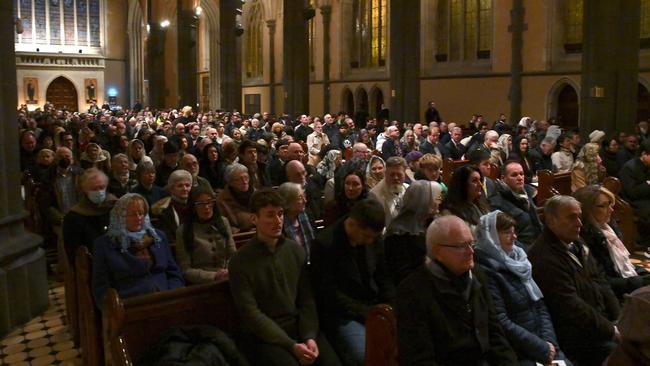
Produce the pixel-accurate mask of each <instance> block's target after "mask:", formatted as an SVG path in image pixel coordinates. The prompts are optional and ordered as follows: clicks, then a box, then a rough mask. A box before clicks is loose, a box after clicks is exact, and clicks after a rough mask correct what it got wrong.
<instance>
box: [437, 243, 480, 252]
mask: <svg viewBox="0 0 650 366" xmlns="http://www.w3.org/2000/svg"><path fill="white" fill-rule="evenodd" d="M438 245H439V246H441V247H445V248H451V249H453V250H455V251H458V252H462V251H464V250H467V249H468V248H471V249H472V250H474V248H476V241H470V242H467V243H459V244H438Z"/></svg>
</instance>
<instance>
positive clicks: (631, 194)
mask: <svg viewBox="0 0 650 366" xmlns="http://www.w3.org/2000/svg"><path fill="white" fill-rule="evenodd" d="M618 176H619V178H620V179H621V182H622V183H623V194H624V195H625V198H627V199H628V200H629V201H630V203H631V204H632V205H633V206H634V208H635V209H636V214H637V215H638V216H639V219H640V220H641V224H640V227H639V229H640V230H639V234H640V237H641V240H642V241H644V240H645V242H646V243H648V244H650V241H649V240H648V238H649V237H650V139H649V140H645V141H643V143H642V144H641V149H640V155H639V156H638V157H636V158H633V159H632V160H630V161H628V162H627V163H625V165H623V168H621V171H620V172H619V173H618Z"/></svg>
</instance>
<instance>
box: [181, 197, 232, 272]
mask: <svg viewBox="0 0 650 366" xmlns="http://www.w3.org/2000/svg"><path fill="white" fill-rule="evenodd" d="M216 202H217V200H216V196H215V195H214V193H213V192H212V191H209V190H207V189H202V188H197V189H195V190H192V193H191V196H190V199H189V202H188V206H189V208H190V214H189V215H188V217H187V219H186V221H185V223H184V224H183V225H181V226H180V227H179V228H178V230H177V232H176V258H177V260H178V264H179V265H180V267H181V270H182V271H183V276H184V277H185V281H187V282H188V283H206V282H211V281H217V282H222V281H226V280H228V262H229V260H230V258H231V257H232V256H233V255H234V254H235V251H236V250H237V249H236V247H235V241H234V240H233V237H232V231H231V229H230V224H229V223H228V220H227V219H226V218H225V217H223V216H221V213H219V209H218V208H217V205H216Z"/></svg>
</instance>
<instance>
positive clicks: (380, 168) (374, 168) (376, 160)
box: [366, 155, 386, 190]
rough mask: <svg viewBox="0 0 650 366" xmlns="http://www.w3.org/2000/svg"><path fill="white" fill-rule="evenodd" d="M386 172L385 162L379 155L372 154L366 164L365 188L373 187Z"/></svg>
mask: <svg viewBox="0 0 650 366" xmlns="http://www.w3.org/2000/svg"><path fill="white" fill-rule="evenodd" d="M384 172H386V162H384V159H382V158H381V157H379V156H375V155H373V156H372V157H370V161H369V162H368V165H367V166H366V188H368V190H371V189H373V188H374V187H375V186H376V185H377V183H379V182H380V181H381V180H382V179H384Z"/></svg>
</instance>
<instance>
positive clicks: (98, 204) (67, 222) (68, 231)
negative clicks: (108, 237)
mask: <svg viewBox="0 0 650 366" xmlns="http://www.w3.org/2000/svg"><path fill="white" fill-rule="evenodd" d="M80 185H81V190H82V192H83V195H82V196H81V198H80V199H79V202H78V203H77V204H76V205H74V206H73V207H72V208H71V209H70V212H68V213H67V214H66V215H65V217H64V218H63V243H64V246H65V252H66V255H67V258H68V263H69V265H70V266H71V267H74V263H75V259H74V258H75V254H76V252H77V248H79V247H80V246H82V245H90V243H92V242H94V241H95V239H97V238H98V237H100V236H102V235H103V234H105V232H106V228H107V226H108V219H109V217H108V216H109V213H110V211H111V208H112V207H113V205H114V204H115V202H116V201H117V197H115V196H114V195H112V194H111V193H108V192H106V187H107V186H108V177H107V176H106V174H104V172H102V171H101V170H99V169H97V168H90V169H88V170H86V171H85V172H84V173H83V174H82V175H81V178H80Z"/></svg>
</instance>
